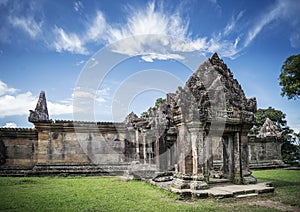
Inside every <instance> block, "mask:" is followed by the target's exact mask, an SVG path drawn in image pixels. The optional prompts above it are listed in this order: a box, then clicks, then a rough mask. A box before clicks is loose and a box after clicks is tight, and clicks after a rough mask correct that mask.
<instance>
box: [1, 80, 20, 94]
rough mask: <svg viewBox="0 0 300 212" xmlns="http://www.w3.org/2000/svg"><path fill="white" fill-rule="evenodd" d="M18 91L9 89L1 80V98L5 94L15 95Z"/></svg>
mask: <svg viewBox="0 0 300 212" xmlns="http://www.w3.org/2000/svg"><path fill="white" fill-rule="evenodd" d="M16 91H17V90H16V89H15V88H9V87H7V85H6V84H5V83H4V82H2V81H1V80H0V96H2V95H3V94H8V93H9V94H11V93H15V92H16Z"/></svg>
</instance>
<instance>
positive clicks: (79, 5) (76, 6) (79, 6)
mask: <svg viewBox="0 0 300 212" xmlns="http://www.w3.org/2000/svg"><path fill="white" fill-rule="evenodd" d="M82 8H83V4H82V2H81V1H75V2H74V10H75V11H76V12H79V10H80V9H82Z"/></svg>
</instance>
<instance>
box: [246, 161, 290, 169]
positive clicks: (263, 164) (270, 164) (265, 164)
mask: <svg viewBox="0 0 300 212" xmlns="http://www.w3.org/2000/svg"><path fill="white" fill-rule="evenodd" d="M286 167H289V165H288V164H285V163H283V162H282V161H281V160H273V161H272V160H266V161H250V162H249V168H250V169H252V170H255V169H276V168H286Z"/></svg>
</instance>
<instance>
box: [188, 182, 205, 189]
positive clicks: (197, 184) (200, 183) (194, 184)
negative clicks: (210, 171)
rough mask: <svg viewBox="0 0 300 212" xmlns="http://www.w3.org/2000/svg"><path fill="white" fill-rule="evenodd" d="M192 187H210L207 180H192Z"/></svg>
mask: <svg viewBox="0 0 300 212" xmlns="http://www.w3.org/2000/svg"><path fill="white" fill-rule="evenodd" d="M190 188H191V189H192V190H203V189H208V184H207V183H206V182H205V181H192V182H191V183H190Z"/></svg>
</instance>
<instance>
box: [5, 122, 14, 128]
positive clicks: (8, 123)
mask: <svg viewBox="0 0 300 212" xmlns="http://www.w3.org/2000/svg"><path fill="white" fill-rule="evenodd" d="M2 127H6V128H17V124H16V123H14V122H7V123H5V125H3V126H2Z"/></svg>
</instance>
